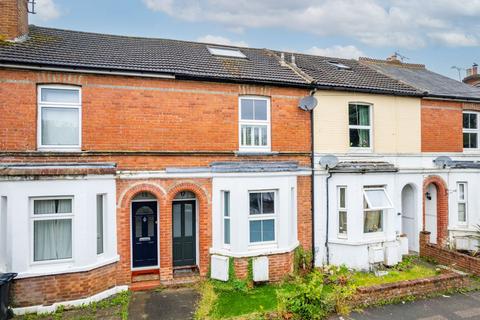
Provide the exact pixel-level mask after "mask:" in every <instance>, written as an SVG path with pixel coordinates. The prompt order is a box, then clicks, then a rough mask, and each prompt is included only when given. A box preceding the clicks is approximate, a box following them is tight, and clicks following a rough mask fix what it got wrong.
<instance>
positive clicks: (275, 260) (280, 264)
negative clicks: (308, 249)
mask: <svg viewBox="0 0 480 320" xmlns="http://www.w3.org/2000/svg"><path fill="white" fill-rule="evenodd" d="M249 259H250V258H235V259H234V266H235V275H236V276H237V278H239V279H245V278H247V276H248V261H249ZM292 272H293V252H289V253H283V254H274V255H269V256H268V276H269V281H273V282H277V281H280V280H282V279H284V278H285V277H286V276H287V275H289V274H291V273H292Z"/></svg>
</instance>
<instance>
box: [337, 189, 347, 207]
mask: <svg viewBox="0 0 480 320" xmlns="http://www.w3.org/2000/svg"><path fill="white" fill-rule="evenodd" d="M338 190H339V192H340V195H339V198H340V208H346V203H345V188H340V189H338Z"/></svg>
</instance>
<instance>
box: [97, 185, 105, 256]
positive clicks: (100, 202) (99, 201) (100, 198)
mask: <svg viewBox="0 0 480 320" xmlns="http://www.w3.org/2000/svg"><path fill="white" fill-rule="evenodd" d="M103 197H104V196H103V195H101V194H99V195H97V254H101V253H103V203H104V201H103Z"/></svg>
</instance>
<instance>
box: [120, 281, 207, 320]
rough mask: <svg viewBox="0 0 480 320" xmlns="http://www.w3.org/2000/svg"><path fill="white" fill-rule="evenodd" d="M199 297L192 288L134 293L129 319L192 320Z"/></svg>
mask: <svg viewBox="0 0 480 320" xmlns="http://www.w3.org/2000/svg"><path fill="white" fill-rule="evenodd" d="M199 297H200V295H199V293H198V292H197V291H196V290H195V289H192V288H181V289H165V290H161V291H155V290H152V291H144V292H134V293H133V295H132V300H131V301H130V306H129V312H128V314H129V316H128V318H129V319H132V320H147V319H155V320H157V319H158V320H184V319H185V320H187V319H192V318H193V315H194V313H195V309H196V305H197V301H198V299H199Z"/></svg>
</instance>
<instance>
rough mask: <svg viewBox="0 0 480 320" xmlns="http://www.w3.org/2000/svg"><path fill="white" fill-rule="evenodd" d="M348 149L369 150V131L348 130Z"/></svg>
mask: <svg viewBox="0 0 480 320" xmlns="http://www.w3.org/2000/svg"><path fill="white" fill-rule="evenodd" d="M350 147H352V148H369V147H370V130H369V129H350Z"/></svg>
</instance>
